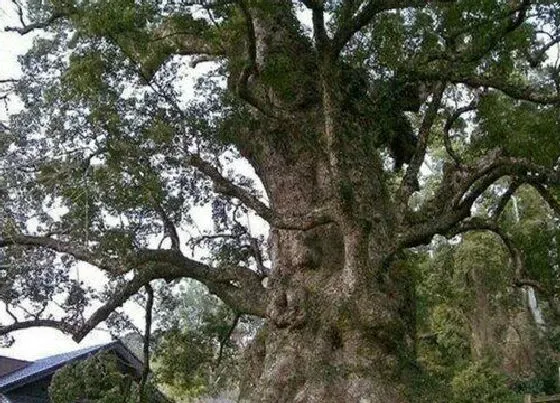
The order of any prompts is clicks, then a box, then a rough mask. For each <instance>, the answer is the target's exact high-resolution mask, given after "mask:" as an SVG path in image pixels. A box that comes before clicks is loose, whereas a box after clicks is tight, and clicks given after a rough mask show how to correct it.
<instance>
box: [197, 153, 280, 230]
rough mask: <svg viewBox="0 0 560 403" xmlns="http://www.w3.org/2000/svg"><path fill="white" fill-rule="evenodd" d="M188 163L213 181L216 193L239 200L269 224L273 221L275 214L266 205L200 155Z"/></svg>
mask: <svg viewBox="0 0 560 403" xmlns="http://www.w3.org/2000/svg"><path fill="white" fill-rule="evenodd" d="M188 163H189V164H190V165H192V166H193V167H195V168H197V169H198V170H200V171H201V172H202V173H203V174H205V175H206V176H208V177H209V178H210V179H211V180H212V182H213V183H214V187H215V190H216V192H218V193H221V194H223V195H225V196H231V197H235V198H237V199H239V200H240V201H241V202H242V203H243V204H245V205H246V206H247V207H249V208H251V209H253V210H254V211H255V212H256V213H257V214H258V215H259V216H261V217H262V218H263V219H264V220H266V221H268V222H271V221H273V219H274V215H275V214H274V212H273V211H272V210H271V209H270V208H268V206H267V205H266V204H264V203H263V202H261V201H260V200H259V199H257V198H256V197H255V196H253V195H252V194H251V193H250V192H249V191H247V190H245V189H243V188H241V187H239V186H237V185H235V184H233V183H232V182H230V181H229V180H228V179H226V178H225V177H224V176H222V174H221V173H220V172H219V171H218V169H217V168H216V167H214V166H213V165H212V164H210V163H209V162H206V161H204V160H203V159H202V158H201V157H200V156H198V155H191V156H189V157H188Z"/></svg>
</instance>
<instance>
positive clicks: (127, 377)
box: [49, 353, 151, 403]
mask: <svg viewBox="0 0 560 403" xmlns="http://www.w3.org/2000/svg"><path fill="white" fill-rule="evenodd" d="M123 365H125V367H124V368H123ZM148 386H149V387H151V386H150V385H148ZM49 395H50V398H51V400H52V401H53V402H55V403H73V402H77V401H88V402H100V403H101V402H103V403H129V402H130V403H137V402H139V401H151V400H150V399H147V400H141V399H140V400H139V391H138V383H137V379H135V377H134V376H133V375H132V374H130V373H127V371H126V364H122V363H119V361H118V359H117V357H116V356H115V355H114V354H108V353H99V354H95V355H93V356H91V357H90V358H88V359H87V360H84V361H80V362H77V363H75V364H70V365H67V366H65V367H64V368H62V369H60V370H59V371H57V372H56V374H55V375H54V377H53V380H52V383H51V386H50V389H49Z"/></svg>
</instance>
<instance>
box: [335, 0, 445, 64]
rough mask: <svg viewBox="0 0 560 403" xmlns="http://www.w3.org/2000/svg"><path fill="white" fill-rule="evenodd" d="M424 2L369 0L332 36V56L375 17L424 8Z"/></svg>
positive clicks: (418, 0) (434, 2)
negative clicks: (393, 10) (393, 11)
mask: <svg viewBox="0 0 560 403" xmlns="http://www.w3.org/2000/svg"><path fill="white" fill-rule="evenodd" d="M454 1H455V0H439V1H438V0H434V1H430V4H446V3H453V2H454ZM426 4H427V2H426V0H370V1H368V2H367V3H366V4H365V5H364V6H363V7H362V8H361V11H360V12H359V13H358V14H357V15H356V16H354V17H353V18H351V19H350V20H349V21H348V22H347V23H346V24H343V25H342V26H341V27H340V28H339V30H338V31H337V32H336V33H335V34H334V37H333V41H332V42H333V46H332V56H333V58H335V59H336V58H338V56H339V54H340V52H341V51H342V49H343V48H344V46H346V44H347V43H348V42H349V41H350V40H351V39H352V37H353V36H354V34H356V33H357V32H358V31H360V30H362V28H364V27H365V26H366V25H368V24H369V23H371V22H372V21H373V19H374V18H375V16H376V15H378V14H380V13H382V12H384V11H388V10H392V9H402V8H408V7H411V8H412V7H414V8H416V7H425V6H426Z"/></svg>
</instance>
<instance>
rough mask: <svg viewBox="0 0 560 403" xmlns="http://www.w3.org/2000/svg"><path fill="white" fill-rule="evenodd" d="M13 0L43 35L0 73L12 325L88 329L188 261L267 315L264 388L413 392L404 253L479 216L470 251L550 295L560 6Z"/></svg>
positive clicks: (232, 299) (322, 394)
mask: <svg viewBox="0 0 560 403" xmlns="http://www.w3.org/2000/svg"><path fill="white" fill-rule="evenodd" d="M14 7H16V11H17V12H18V13H19V16H20V17H21V18H20V19H21V25H18V26H9V27H5V30H6V31H7V32H11V33H17V34H21V35H33V34H35V33H38V32H39V33H40V34H39V35H37V36H36V37H35V39H34V44H33V47H32V49H31V50H30V51H29V52H27V53H26V54H25V55H24V56H22V57H21V58H20V62H21V66H22V70H23V75H22V77H21V78H18V79H17V80H9V79H7V80H2V81H0V86H1V87H0V90H1V91H2V93H3V94H5V95H6V96H14V97H18V98H19V99H20V100H21V101H22V102H23V106H24V107H23V109H22V110H21V112H19V113H16V114H13V115H12V116H10V118H9V121H7V122H6V123H5V124H2V126H1V127H0V155H1V158H0V202H1V206H2V208H1V210H0V265H1V268H2V281H1V283H0V285H1V291H0V298H1V299H2V302H3V303H4V304H5V307H6V311H7V312H8V314H9V315H10V316H11V319H13V322H12V323H8V324H5V325H3V326H2V327H0V334H3V335H8V334H10V333H11V332H13V331H16V330H19V329H24V328H28V327H33V326H50V327H54V328H57V329H60V330H61V331H63V332H66V333H69V334H72V335H73V337H74V339H75V340H77V341H79V340H81V339H82V338H83V337H84V336H85V335H86V334H88V333H89V332H90V331H91V330H92V329H94V328H95V327H96V326H98V325H99V324H100V323H102V322H103V321H106V320H108V319H109V320H110V319H111V314H112V313H113V312H114V311H115V310H116V309H117V308H118V307H120V306H121V305H122V304H123V303H124V302H125V301H127V300H128V299H129V298H131V297H133V296H134V295H136V294H138V293H139V292H140V291H141V290H142V288H143V287H145V286H147V285H149V284H150V282H152V281H153V280H158V279H159V280H165V281H167V282H170V283H172V282H173V281H174V280H178V279H182V278H191V279H194V280H197V281H199V282H200V283H202V284H204V285H205V286H206V287H207V288H208V290H209V292H210V293H212V294H215V295H216V296H218V297H219V298H220V299H221V300H222V301H223V302H224V303H225V304H227V305H228V306H229V307H230V308H231V309H232V310H233V312H234V315H253V316H257V317H261V318H265V320H266V327H267V333H266V336H264V337H263V339H264V341H265V343H266V349H265V350H259V351H261V353H262V354H261V355H262V357H261V360H262V362H263V363H264V364H262V365H255V367H254V369H255V371H257V372H256V375H254V376H255V378H256V379H257V381H256V382H257V384H258V385H257V387H256V389H255V393H256V394H255V396H253V397H251V398H252V399H254V400H259V401H279V400H283V401H284V400H285V401H288V400H290V401H292V400H295V401H297V400H298V399H299V401H305V400H306V399H307V400H313V399H319V400H322V401H329V400H332V401H337V399H340V398H341V396H343V393H347V396H350V397H355V398H356V399H358V398H365V397H372V396H373V397H374V399H373V400H374V401H395V402H397V401H406V400H407V399H410V394H409V391H410V387H409V386H410V385H408V384H407V382H408V381H407V379H408V378H409V377H408V376H406V373H407V371H415V369H414V368H415V367H414V366H411V365H410V362H413V361H415V360H416V358H415V355H416V348H415V345H416V339H417V336H416V311H415V308H414V306H415V304H416V303H417V302H418V299H417V296H416V295H414V289H415V284H414V280H415V275H414V273H412V272H411V268H410V265H408V264H407V262H409V261H410V260H411V259H412V258H411V257H410V256H411V255H410V250H412V251H413V252H414V251H415V252H418V251H420V250H422V248H423V247H425V246H426V245H428V244H430V242H431V241H432V240H433V239H434V237H435V236H443V237H446V238H453V237H456V236H460V235H462V234H465V233H467V232H473V231H484V232H488V233H490V234H492V235H484V236H481V237H480V238H469V237H468V236H466V237H465V244H464V245H463V246H462V248H463V249H462V250H459V251H456V252H455V253H454V256H455V259H456V262H457V261H459V260H460V259H461V255H462V254H463V256H468V257H469V259H468V260H469V263H468V264H469V265H473V264H474V265H476V264H477V263H476V254H477V253H482V251H484V250H485V249H484V248H492V249H494V250H495V251H496V253H495V254H493V255H492V258H491V261H490V262H489V265H491V266H492V267H494V265H495V267H500V268H504V267H507V269H508V270H507V272H508V273H509V274H507V275H506V271H499V274H496V275H495V276H494V277H492V283H491V284H492V285H493V286H496V287H497V286H505V282H507V283H508V284H513V285H514V286H515V287H529V286H530V287H533V288H534V289H535V290H536V291H537V293H538V296H539V298H541V299H542V300H546V301H547V303H548V306H549V307H550V309H551V312H558V310H557V292H556V291H557V285H556V268H557V262H556V260H557V256H558V255H557V252H556V250H555V249H553V247H552V246H551V247H550V248H549V249H547V250H543V249H542V245H543V242H544V241H545V238H546V241H547V242H549V241H550V240H551V239H555V238H554V237H552V238H551V237H550V232H548V230H549V227H548V225H549V224H548V223H549V222H553V220H556V219H557V215H558V214H560V204H559V202H558V197H559V185H560V171H559V169H558V168H559V157H560V141H559V139H558V133H559V132H560V130H559V125H560V115H559V109H558V105H559V104H560V92H559V91H560V78H559V77H560V76H559V68H560V67H559V63H558V60H556V59H557V56H558V43H559V42H560V6H559V5H558V3H557V2H555V1H550V0H514V1H502V0H433V1H419V0H298V1H288V0H266V1H265V0H232V1H229V0H222V1H208V2H189V1H181V2H175V1H155V0H154V1H151V0H142V1H132V0H111V1H108V0H83V1H74V0H49V1H37V0H28V1H27V3H26V4H24V5H23V4H20V3H19V2H18V1H14ZM193 83H194V84H193ZM239 161H242V162H239ZM240 167H241V168H240ZM527 188H529V189H533V190H534V192H533V193H531V195H532V196H531V197H533V198H534V199H535V203H529V204H527V206H530V208H532V209H535V210H539V209H540V210H539V211H541V212H542V211H544V212H545V213H544V215H541V216H540V218H539V219H535V221H534V222H530V220H529V221H524V224H523V226H522V227H523V228H521V229H520V228H518V227H519V224H516V223H515V222H511V220H510V221H507V220H504V218H503V215H504V214H505V213H506V212H507V211H509V210H508V206H509V204H510V201H511V200H512V197H513V196H515V195H517V194H519V192H521V190H523V191H524V189H527ZM520 189H521V190H520ZM204 214H205V215H207V216H208V217H209V218H211V219H212V221H213V225H212V228H210V226H209V227H208V228H207V229H204V230H203V231H201V233H198V234H194V231H195V230H193V228H196V225H197V222H200V215H204ZM256 217H260V218H259V219H260V220H262V221H263V222H265V223H266V224H267V225H268V227H269V228H270V235H269V237H268V239H265V237H264V236H259V235H258V234H257V232H255V231H254V229H253V230H252V229H251V226H250V224H251V223H252V222H256V220H259V219H258V218H256ZM542 217H545V218H544V219H543V218H542ZM553 217H556V218H553ZM554 222H555V221H554ZM516 226H518V227H516ZM545 229H546V230H545ZM469 236H470V235H469ZM473 236H474V235H473ZM476 236H478V235H476ZM472 239H476V242H475V243H474V245H476V246H473V247H472V248H471V250H469V241H470V240H472ZM550 242H551V241H550ZM550 242H549V243H548V245H554V243H553V242H552V243H550ZM471 245H473V244H471ZM554 248H555V246H554ZM549 259H553V260H554V262H552V264H549V263H550V262H549V261H548V260H549ZM545 261H546V263H547V264H544V262H545ZM84 263H87V264H88V265H89V266H83V264H84ZM77 265H82V267H90V266H94V267H96V268H97V269H99V270H101V271H102V272H103V273H104V275H105V276H106V280H107V286H106V289H105V290H104V291H103V292H101V293H99V292H95V291H94V290H92V289H89V288H88V287H86V286H85V285H84V284H81V283H80V281H79V280H78V279H77V278H76V276H75V273H76V267H77ZM469 267H470V266H469ZM432 269H434V268H433V267H432ZM84 270H85V269H84ZM432 271H433V270H432ZM427 274H429V273H426V272H423V271H420V275H421V276H425V275H427ZM487 274H488V273H487ZM485 275H486V274H485ZM488 275H490V274H488ZM447 280H449V279H446V278H445V276H442V277H440V281H441V282H445V281H447ZM487 285H488V286H490V285H489V284H487ZM91 307H94V308H95V309H92V308H91ZM294 346H297V347H294ZM201 351H202V350H201ZM294 360H300V361H301V362H302V365H301V366H298V367H297V368H294V367H293V365H290V364H289V363H290V362H294ZM298 362H299V361H298ZM258 371H261V372H258ZM372 371H373V372H372ZM371 374H374V375H371ZM397 374H398V375H397ZM468 379H469V375H468V373H467V372H466V373H465V377H464V381H463V382H466V383H468V382H469V380H468ZM335 380H336V381H335ZM457 382H459V383H460V381H457ZM410 393H412V392H410ZM302 399H303V400H302ZM325 399H326V400H325ZM339 401H340V400H339Z"/></svg>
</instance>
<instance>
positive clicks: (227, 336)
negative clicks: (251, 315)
mask: <svg viewBox="0 0 560 403" xmlns="http://www.w3.org/2000/svg"><path fill="white" fill-rule="evenodd" d="M240 317H241V315H240V314H238V313H236V314H235V317H234V318H233V322H232V323H231V325H230V327H229V328H228V331H227V332H226V334H224V336H223V337H222V338H221V339H220V350H219V352H218V358H217V359H216V365H215V367H214V371H215V370H217V369H218V368H219V367H220V364H221V363H222V357H223V353H224V346H225V344H226V343H227V342H228V341H229V339H230V337H231V334H232V333H233V331H234V330H235V328H236V327H237V324H238V323H239V318H240Z"/></svg>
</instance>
